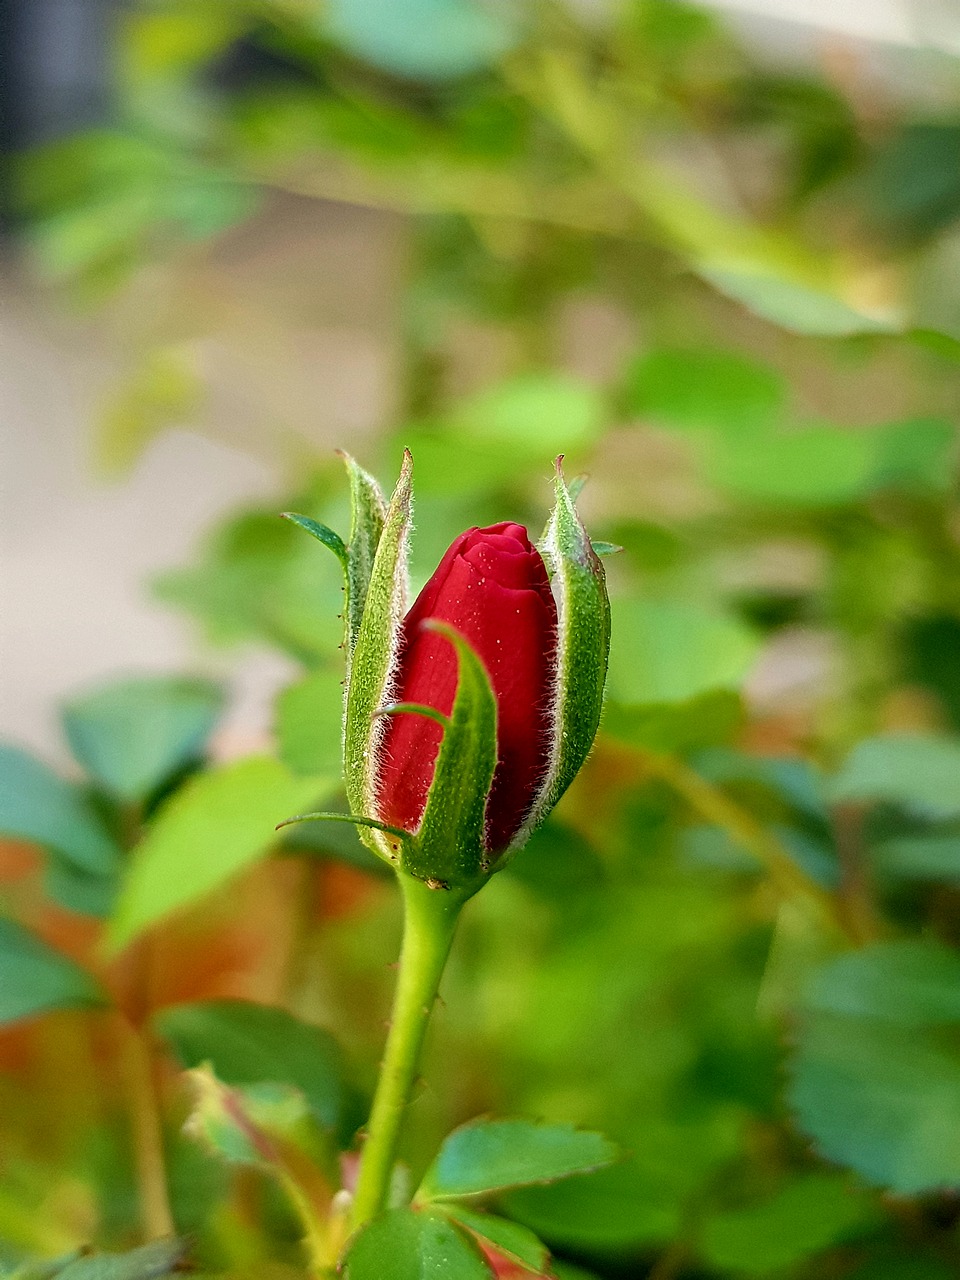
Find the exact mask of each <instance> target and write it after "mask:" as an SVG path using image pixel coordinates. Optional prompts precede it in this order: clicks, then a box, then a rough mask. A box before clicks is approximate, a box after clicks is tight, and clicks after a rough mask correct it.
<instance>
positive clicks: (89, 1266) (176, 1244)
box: [57, 1240, 187, 1280]
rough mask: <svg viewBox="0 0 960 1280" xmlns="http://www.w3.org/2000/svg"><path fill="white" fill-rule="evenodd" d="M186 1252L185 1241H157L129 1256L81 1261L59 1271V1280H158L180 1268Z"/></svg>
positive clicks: (102, 1256) (96, 1256) (109, 1255)
mask: <svg viewBox="0 0 960 1280" xmlns="http://www.w3.org/2000/svg"><path fill="white" fill-rule="evenodd" d="M186 1252H187V1246H186V1244H185V1243H184V1241H182V1240H156V1241H154V1242H153V1243H152V1244H146V1245H144V1246H143V1247H142V1248H140V1249H132V1250H131V1251H130V1252H129V1253H100V1254H92V1255H91V1256H90V1257H89V1258H78V1259H77V1260H76V1261H75V1262H71V1263H70V1264H69V1265H68V1266H66V1267H64V1269H63V1270H62V1271H58V1272H57V1280H159V1277H161V1276H168V1275H171V1274H172V1273H173V1272H175V1271H177V1270H178V1269H179V1266H180V1264H181V1263H182V1262H183V1259H184V1257H185V1256H186Z"/></svg>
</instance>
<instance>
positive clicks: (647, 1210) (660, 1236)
mask: <svg viewBox="0 0 960 1280" xmlns="http://www.w3.org/2000/svg"><path fill="white" fill-rule="evenodd" d="M671 1191H672V1189H667V1190H666V1192H664V1189H662V1188H661V1187H660V1186H658V1183H657V1178H656V1176H653V1177H651V1175H650V1173H649V1172H648V1171H645V1170H641V1169H640V1168H638V1166H637V1164H636V1163H635V1162H634V1161H633V1160H627V1161H624V1162H623V1163H622V1164H615V1165H611V1166H610V1167H609V1168H606V1169H600V1170H598V1171H597V1172H596V1173H590V1174H587V1175H584V1176H576V1177H572V1178H565V1179H563V1181H561V1182H556V1183H553V1184H552V1185H550V1186H545V1187H540V1186H531V1187H522V1188H519V1189H518V1190H516V1191H511V1192H509V1194H507V1195H506V1196H504V1197H503V1200H502V1201H501V1205H502V1207H503V1208H504V1209H505V1211H506V1212H508V1213H509V1214H510V1216H511V1218H517V1219H518V1220H519V1221H520V1222H523V1223H524V1224H525V1225H526V1226H528V1227H530V1228H531V1230H533V1231H535V1232H536V1233H537V1235H538V1236H540V1237H542V1238H543V1239H544V1240H546V1241H547V1243H548V1244H549V1245H551V1246H554V1247H557V1248H560V1247H570V1248H573V1249H589V1250H601V1251H615V1250H619V1251H636V1250H637V1249H639V1248H642V1247H644V1246H647V1247H648V1246H650V1245H654V1244H663V1243H666V1242H667V1241H670V1240H672V1239H673V1238H674V1237H675V1236H676V1235H677V1233H678V1232H679V1231H680V1230H681V1217H680V1208H679V1206H677V1205H676V1204H675V1203H674V1201H675V1200H676V1196H675V1194H673V1195H672V1194H671Z"/></svg>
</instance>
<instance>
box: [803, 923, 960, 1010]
mask: <svg viewBox="0 0 960 1280" xmlns="http://www.w3.org/2000/svg"><path fill="white" fill-rule="evenodd" d="M805 1002H806V1004H807V1006H808V1007H809V1008H811V1009H815V1010H816V1011H817V1012H819V1013H837V1014H843V1015H845V1016H846V1017H860V1018H878V1019H880V1020H881V1021H883V1022H893V1023H896V1024H897V1025H899V1026H904V1027H934V1026H940V1025H941V1024H944V1025H949V1024H952V1023H958V1024H960V955H958V954H957V953H956V952H955V951H951V950H950V948H949V947H945V946H944V945H943V944H942V943H939V942H935V941H934V940H933V939H902V940H899V941H897V942H878V943H874V944H873V945H872V946H869V947H861V948H860V949H859V950H857V951H849V952H847V953H846V954H845V955H842V956H839V957H838V958H837V959H836V960H834V961H832V962H831V963H830V964H828V965H827V966H825V967H824V968H822V969H820V970H818V972H817V973H816V974H815V975H814V977H813V980H812V981H811V983H810V984H809V986H808V988H807V991H806V997H805Z"/></svg>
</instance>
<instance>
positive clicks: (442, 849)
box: [402, 620, 497, 888]
mask: <svg viewBox="0 0 960 1280" xmlns="http://www.w3.org/2000/svg"><path fill="white" fill-rule="evenodd" d="M424 626H425V627H427V628H429V629H430V630H432V631H438V632H439V633H440V634H441V635H442V636H444V637H445V638H446V639H447V640H449V642H450V643H451V644H452V645H453V647H454V649H455V650H456V654H457V664H458V668H459V675H458V678H457V692H456V696H455V697H454V700H453V709H452V710H451V712H450V718H449V724H448V725H447V727H446V729H445V730H444V734H443V738H442V740H441V742H440V750H439V752H438V753H437V763H436V765H435V767H434V771H433V780H432V781H431V783H430V790H429V791H428V793H427V804H426V808H425V809H424V812H423V818H422V820H421V823H420V830H419V833H418V835H417V838H416V840H415V841H412V842H411V843H410V844H409V845H408V846H407V848H406V849H405V851H404V854H403V860H402V866H403V869H404V870H405V871H408V872H409V873H410V874H411V875H414V876H417V877H418V879H420V880H427V881H433V880H438V881H440V882H441V883H442V884H444V885H447V886H449V887H451V888H457V887H460V886H469V885H472V884H475V883H476V881H477V879H478V877H479V876H481V875H482V874H483V872H484V871H485V870H486V869H487V860H486V857H485V853H484V824H485V820H486V808H487V796H488V795H489V794H490V786H491V783H492V782H493V771H494V769H495V768H496V767H497V700H496V698H495V697H494V693H493V689H492V687H491V685H490V678H489V676H488V675H487V672H486V668H485V667H484V665H483V663H482V662H481V661H480V659H479V658H478V657H477V655H476V654H475V653H474V651H473V649H472V648H471V647H470V645H469V644H468V643H467V641H466V640H465V639H464V638H463V636H461V635H460V633H459V632H458V631H455V630H454V628H453V627H451V626H448V625H447V624H446V623H444V622H438V621H436V620H433V621H428V622H425V623H424Z"/></svg>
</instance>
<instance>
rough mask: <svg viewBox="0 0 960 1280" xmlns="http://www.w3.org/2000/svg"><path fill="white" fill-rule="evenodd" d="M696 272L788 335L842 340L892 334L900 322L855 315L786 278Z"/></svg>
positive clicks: (736, 271) (833, 298)
mask: <svg viewBox="0 0 960 1280" xmlns="http://www.w3.org/2000/svg"><path fill="white" fill-rule="evenodd" d="M698 271H699V274H700V275H701V276H703V278H704V279H705V280H707V281H709V282H710V284H712V285H713V286H714V287H715V288H716V289H719V290H720V292H721V293H725V294H726V295H727V297H729V298H734V299H735V300H736V301H737V302H742V303H743V304H744V306H745V307H748V308H749V309H750V310H751V311H753V312H754V313H755V314H756V315H758V316H762V317H763V319H764V320H770V321H772V322H773V323H774V324H777V325H780V327H781V328H783V329H787V330H788V331H789V332H790V333H809V334H821V335H823V336H824V337H834V338H842V337H846V336H848V335H849V334H853V333H882V332H885V331H890V330H895V329H897V328H898V327H899V325H900V324H901V322H902V318H901V317H899V316H897V315H895V314H891V315H884V314H879V313H873V314H871V313H868V312H865V311H859V310H857V309H856V308H855V307H852V306H850V304H849V303H847V302H846V301H844V300H843V299H842V298H840V297H838V296H837V295H836V294H833V293H829V292H827V291H826V290H824V289H816V288H814V287H812V286H810V285H807V284H802V283H800V282H799V281H797V280H790V279H788V278H786V276H781V275H767V274H764V273H761V272H759V271H755V270H751V269H749V268H743V269H741V268H737V267H727V266H722V265H721V266H712V265H708V264H707V265H701V266H700V267H699V268H698Z"/></svg>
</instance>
